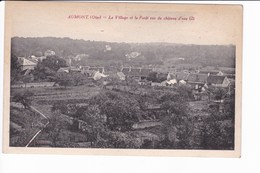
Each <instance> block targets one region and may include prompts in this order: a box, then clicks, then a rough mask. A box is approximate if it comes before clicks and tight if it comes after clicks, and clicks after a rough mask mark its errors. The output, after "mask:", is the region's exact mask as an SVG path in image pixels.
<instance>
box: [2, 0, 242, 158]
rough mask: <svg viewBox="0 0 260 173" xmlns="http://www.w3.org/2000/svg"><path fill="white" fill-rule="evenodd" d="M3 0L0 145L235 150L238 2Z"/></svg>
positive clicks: (112, 151)
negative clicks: (1, 125)
mask: <svg viewBox="0 0 260 173" xmlns="http://www.w3.org/2000/svg"><path fill="white" fill-rule="evenodd" d="M5 10H6V15H5V49H4V51H5V57H4V62H5V64H4V68H5V69H4V70H5V71H4V73H5V75H4V135H3V136H4V139H3V141H4V144H3V146H4V148H3V151H4V152H5V153H41V154H91V155H121V156H129V155H130V156H196V157H240V153H241V86H242V76H241V72H242V69H241V67H242V19H243V7H242V6H241V5H206V4H205V5H203V4H200V5H199V4H160V3H86V2H78V3H76V2H6V9H5Z"/></svg>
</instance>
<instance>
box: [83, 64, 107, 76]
mask: <svg viewBox="0 0 260 173" xmlns="http://www.w3.org/2000/svg"><path fill="white" fill-rule="evenodd" d="M79 69H80V71H81V73H82V74H85V75H87V76H88V77H89V78H93V77H94V76H95V74H96V73H97V72H98V73H100V74H102V75H104V72H105V70H104V67H90V66H80V67H79Z"/></svg>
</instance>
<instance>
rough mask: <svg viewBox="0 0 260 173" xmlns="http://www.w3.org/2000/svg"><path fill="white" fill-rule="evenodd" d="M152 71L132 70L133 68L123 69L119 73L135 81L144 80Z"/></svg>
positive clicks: (148, 69) (144, 69) (149, 69)
mask: <svg viewBox="0 0 260 173" xmlns="http://www.w3.org/2000/svg"><path fill="white" fill-rule="evenodd" d="M152 71H153V70H152V69H151V68H133V67H123V68H122V69H121V72H122V73H123V74H124V75H125V76H126V77H130V78H133V79H135V80H137V81H141V80H146V79H147V78H148V76H149V73H150V72H152Z"/></svg>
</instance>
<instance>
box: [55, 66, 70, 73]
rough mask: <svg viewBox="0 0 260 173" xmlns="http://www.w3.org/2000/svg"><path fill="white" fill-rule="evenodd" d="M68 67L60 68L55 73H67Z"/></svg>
mask: <svg viewBox="0 0 260 173" xmlns="http://www.w3.org/2000/svg"><path fill="white" fill-rule="evenodd" d="M69 71H70V67H61V68H60V69H59V70H58V71H57V72H58V73H69Z"/></svg>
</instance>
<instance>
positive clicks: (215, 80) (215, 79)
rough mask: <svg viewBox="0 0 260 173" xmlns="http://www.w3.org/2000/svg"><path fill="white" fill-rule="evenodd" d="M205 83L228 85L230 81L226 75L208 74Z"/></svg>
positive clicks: (217, 85) (220, 85)
mask: <svg viewBox="0 0 260 173" xmlns="http://www.w3.org/2000/svg"><path fill="white" fill-rule="evenodd" d="M207 84H208V85H209V86H215V87H229V85H230V81H229V79H228V78H227V76H217V75H210V76H209V77H208V79H207Z"/></svg>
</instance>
